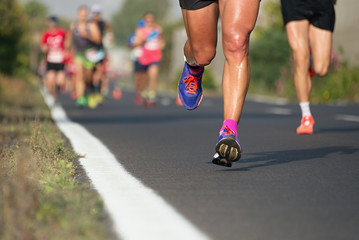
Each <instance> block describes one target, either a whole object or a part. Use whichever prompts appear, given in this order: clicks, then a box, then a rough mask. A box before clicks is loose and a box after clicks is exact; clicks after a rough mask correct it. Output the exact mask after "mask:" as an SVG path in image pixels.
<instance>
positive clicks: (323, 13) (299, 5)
mask: <svg viewBox="0 0 359 240" xmlns="http://www.w3.org/2000/svg"><path fill="white" fill-rule="evenodd" d="M281 3H282V15H283V20H284V24H287V23H288V22H290V21H298V20H303V19H308V20H309V22H310V23H311V24H312V25H314V26H316V27H318V28H320V29H325V30H329V31H331V32H333V31H334V25H335V10H334V3H335V0H281Z"/></svg>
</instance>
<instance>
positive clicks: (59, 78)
mask: <svg viewBox="0 0 359 240" xmlns="http://www.w3.org/2000/svg"><path fill="white" fill-rule="evenodd" d="M56 83H57V85H58V86H60V87H61V90H64V89H65V83H66V76H65V72H64V71H58V72H57V74H56Z"/></svg>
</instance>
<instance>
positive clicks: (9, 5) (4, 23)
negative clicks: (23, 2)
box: [0, 0, 26, 74]
mask: <svg viewBox="0 0 359 240" xmlns="http://www.w3.org/2000/svg"><path fill="white" fill-rule="evenodd" d="M24 20H25V19H24V16H23V14H22V9H21V7H20V5H19V3H18V1H17V0H0V22H1V24H0V72H2V73H5V74H12V73H13V72H14V70H15V69H16V68H17V67H19V65H21V64H22V63H23V61H22V59H21V55H20V54H19V53H21V51H22V49H21V47H22V46H21V40H22V38H23V36H24V33H25V31H26V24H25V21H24Z"/></svg>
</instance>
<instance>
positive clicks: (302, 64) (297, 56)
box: [292, 49, 309, 70]
mask: <svg viewBox="0 0 359 240" xmlns="http://www.w3.org/2000/svg"><path fill="white" fill-rule="evenodd" d="M292 51H293V58H294V62H295V65H296V67H299V68H305V69H306V70H307V69H308V67H309V52H306V51H304V50H301V49H292Z"/></svg>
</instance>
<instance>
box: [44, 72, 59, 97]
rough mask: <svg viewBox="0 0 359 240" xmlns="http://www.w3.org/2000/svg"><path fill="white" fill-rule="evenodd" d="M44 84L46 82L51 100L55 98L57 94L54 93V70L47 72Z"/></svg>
mask: <svg viewBox="0 0 359 240" xmlns="http://www.w3.org/2000/svg"><path fill="white" fill-rule="evenodd" d="M46 82H47V84H46V85H47V88H48V90H49V92H50V93H51V95H52V96H53V98H55V99H56V98H57V93H56V72H55V70H48V71H47V73H46Z"/></svg>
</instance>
